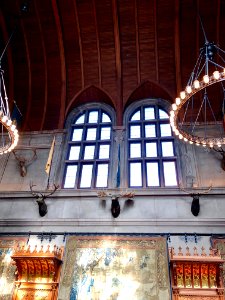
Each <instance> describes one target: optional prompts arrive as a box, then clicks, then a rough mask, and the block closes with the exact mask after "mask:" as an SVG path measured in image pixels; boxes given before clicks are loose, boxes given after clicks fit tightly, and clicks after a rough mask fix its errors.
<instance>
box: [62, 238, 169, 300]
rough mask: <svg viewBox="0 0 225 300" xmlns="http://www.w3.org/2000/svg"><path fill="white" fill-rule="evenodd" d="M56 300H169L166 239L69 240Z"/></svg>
mask: <svg viewBox="0 0 225 300" xmlns="http://www.w3.org/2000/svg"><path fill="white" fill-rule="evenodd" d="M58 299H59V300H65V299H68V300H128V299H129V300H169V299H170V286H169V272H168V258H167V246H166V239H164V238H162V237H132V236H123V237H122V236H73V237H69V238H68V240H67V244H66V252H65V257H64V264H63V270H62V276H61V283H60V288H59V296H58Z"/></svg>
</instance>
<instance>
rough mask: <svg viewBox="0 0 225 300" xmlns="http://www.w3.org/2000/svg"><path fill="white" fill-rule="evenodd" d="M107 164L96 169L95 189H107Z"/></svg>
mask: <svg viewBox="0 0 225 300" xmlns="http://www.w3.org/2000/svg"><path fill="white" fill-rule="evenodd" d="M108 169H109V166H108V164H99V165H98V167H97V180H96V187H107V185H108V184H107V181H108Z"/></svg>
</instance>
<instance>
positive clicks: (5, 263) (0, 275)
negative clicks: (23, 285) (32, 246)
mask: <svg viewBox="0 0 225 300" xmlns="http://www.w3.org/2000/svg"><path fill="white" fill-rule="evenodd" d="M25 241H26V239H25V238H14V237H11V238H0V299H1V300H11V299H12V295H13V289H14V282H15V278H16V275H15V273H16V266H15V264H12V260H11V255H12V252H13V249H14V248H15V247H16V245H17V244H18V243H21V244H25Z"/></svg>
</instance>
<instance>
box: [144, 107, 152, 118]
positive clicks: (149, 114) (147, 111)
mask: <svg viewBox="0 0 225 300" xmlns="http://www.w3.org/2000/svg"><path fill="white" fill-rule="evenodd" d="M144 118H145V120H154V119H155V109H154V107H146V108H145V116H144Z"/></svg>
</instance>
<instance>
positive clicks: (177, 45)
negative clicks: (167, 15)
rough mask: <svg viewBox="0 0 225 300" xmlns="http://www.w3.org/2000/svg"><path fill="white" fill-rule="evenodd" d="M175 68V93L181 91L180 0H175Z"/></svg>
mask: <svg viewBox="0 0 225 300" xmlns="http://www.w3.org/2000/svg"><path fill="white" fill-rule="evenodd" d="M174 24H175V35H174V42H175V45H174V47H175V69H176V88H177V95H178V93H179V92H180V91H181V89H182V86H181V70H180V29H179V28H180V1H179V0H175V23H174Z"/></svg>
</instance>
